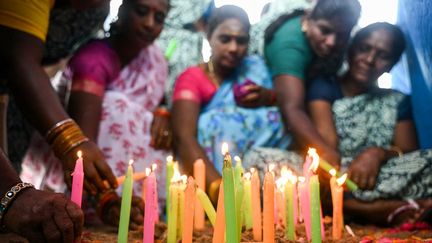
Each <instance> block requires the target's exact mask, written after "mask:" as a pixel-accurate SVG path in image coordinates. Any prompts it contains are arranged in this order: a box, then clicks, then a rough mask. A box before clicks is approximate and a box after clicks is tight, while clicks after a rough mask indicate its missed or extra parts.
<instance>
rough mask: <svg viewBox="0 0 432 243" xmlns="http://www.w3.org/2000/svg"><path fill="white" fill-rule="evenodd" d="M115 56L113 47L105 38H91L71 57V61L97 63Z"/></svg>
mask: <svg viewBox="0 0 432 243" xmlns="http://www.w3.org/2000/svg"><path fill="white" fill-rule="evenodd" d="M114 57H117V54H116V53H115V51H114V49H112V48H111V46H110V45H109V44H108V42H107V41H106V40H91V41H89V42H88V43H87V44H85V45H83V46H82V47H81V48H80V49H79V50H78V51H77V52H76V53H75V54H74V56H73V57H72V58H71V63H72V64H74V62H84V63H93V64H94V63H98V62H105V61H106V60H110V59H112V58H114Z"/></svg>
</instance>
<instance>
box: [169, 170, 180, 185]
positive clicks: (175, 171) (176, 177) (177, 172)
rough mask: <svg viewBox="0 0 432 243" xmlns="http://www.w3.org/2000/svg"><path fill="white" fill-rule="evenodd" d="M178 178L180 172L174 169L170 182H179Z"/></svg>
mask: <svg viewBox="0 0 432 243" xmlns="http://www.w3.org/2000/svg"><path fill="white" fill-rule="evenodd" d="M180 180H181V175H180V172H179V171H178V170H174V174H173V177H172V178H171V183H176V182H179V181H180Z"/></svg>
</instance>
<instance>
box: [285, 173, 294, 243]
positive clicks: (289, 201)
mask: <svg viewBox="0 0 432 243" xmlns="http://www.w3.org/2000/svg"><path fill="white" fill-rule="evenodd" d="M296 183H297V177H295V176H293V175H292V174H291V175H289V177H288V180H287V183H286V184H285V200H286V202H285V205H286V210H285V212H286V224H285V237H286V239H288V240H291V241H295V240H296V235H295V225H296V224H295V217H294V216H295V213H294V212H295V206H296V204H295V200H296V199H297V198H296V197H295V194H296V190H295V188H296Z"/></svg>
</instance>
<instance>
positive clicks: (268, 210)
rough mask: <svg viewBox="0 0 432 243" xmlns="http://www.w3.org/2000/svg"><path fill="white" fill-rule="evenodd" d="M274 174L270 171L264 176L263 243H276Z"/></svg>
mask: <svg viewBox="0 0 432 243" xmlns="http://www.w3.org/2000/svg"><path fill="white" fill-rule="evenodd" d="M274 191H275V182H274V178H273V174H272V173H271V172H270V171H268V172H266V174H265V176H264V210H263V231H264V232H263V243H271V242H275V227H274V226H275V224H274V221H275V220H274Z"/></svg>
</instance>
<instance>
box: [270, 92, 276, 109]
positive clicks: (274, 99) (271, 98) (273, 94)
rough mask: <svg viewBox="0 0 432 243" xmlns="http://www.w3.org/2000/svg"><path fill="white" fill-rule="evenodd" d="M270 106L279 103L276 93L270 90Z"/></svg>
mask: <svg viewBox="0 0 432 243" xmlns="http://www.w3.org/2000/svg"><path fill="white" fill-rule="evenodd" d="M270 92H271V93H270V106H272V105H275V104H276V102H277V97H276V93H275V92H274V91H273V90H270Z"/></svg>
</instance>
